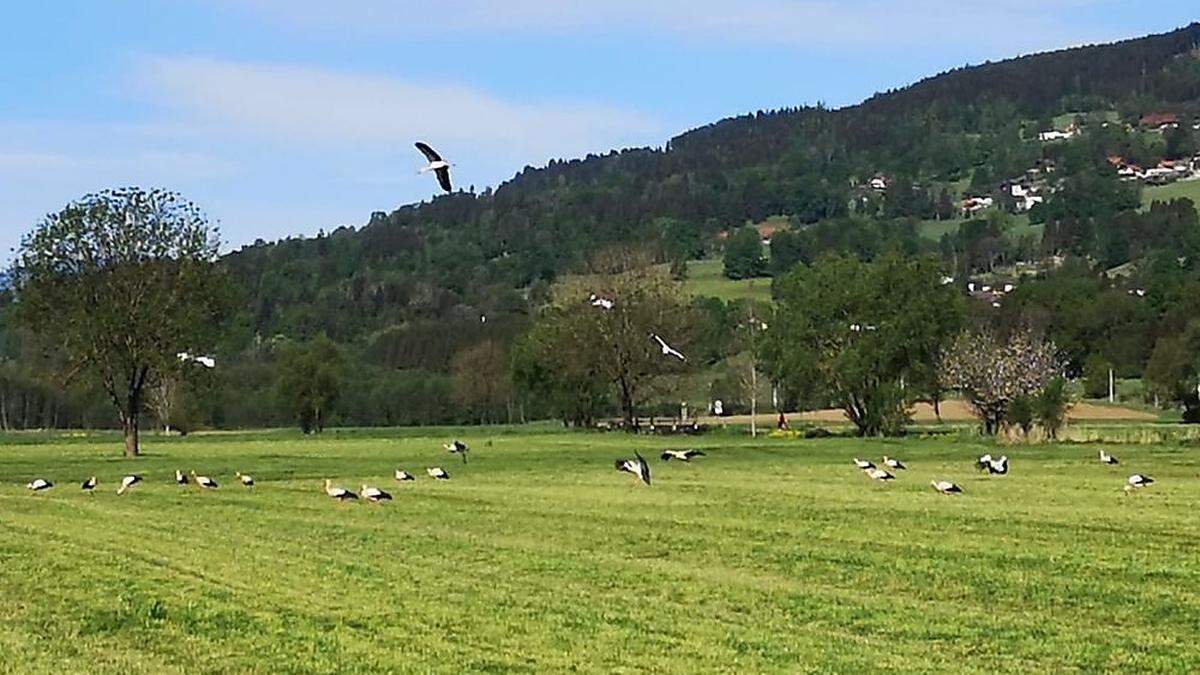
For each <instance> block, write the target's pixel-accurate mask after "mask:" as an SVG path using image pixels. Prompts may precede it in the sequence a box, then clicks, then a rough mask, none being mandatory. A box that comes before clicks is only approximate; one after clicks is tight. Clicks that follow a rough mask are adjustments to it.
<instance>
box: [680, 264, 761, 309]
mask: <svg viewBox="0 0 1200 675" xmlns="http://www.w3.org/2000/svg"><path fill="white" fill-rule="evenodd" d="M687 267H688V276H687V281H686V282H685V283H684V288H685V289H686V290H687V292H688V293H691V294H692V295H702V296H708V297H714V298H720V299H722V300H742V299H749V300H758V301H760V302H770V301H771V278H770V277H762V278H759V279H738V280H734V279H730V278H728V277H726V276H725V263H724V262H722V261H720V260H693V261H691V262H689V263H688V264H687Z"/></svg>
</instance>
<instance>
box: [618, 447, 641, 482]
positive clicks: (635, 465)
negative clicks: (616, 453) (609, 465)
mask: <svg viewBox="0 0 1200 675" xmlns="http://www.w3.org/2000/svg"><path fill="white" fill-rule="evenodd" d="M633 455H634V457H636V459H618V460H617V461H616V462H615V463H614V464H615V466H616V468H617V471H624V472H625V473H631V474H633V475H635V476H637V477H638V478H640V479H641V480H642V482H643V483H645V484H646V485H649V484H650V464H649V462H647V461H646V458H645V457H642V455H641V453H639V452H636V451H635V452H634V453H633Z"/></svg>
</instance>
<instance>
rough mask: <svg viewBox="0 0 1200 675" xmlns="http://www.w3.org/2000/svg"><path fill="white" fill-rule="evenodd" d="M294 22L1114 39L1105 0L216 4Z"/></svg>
mask: <svg viewBox="0 0 1200 675" xmlns="http://www.w3.org/2000/svg"><path fill="white" fill-rule="evenodd" d="M214 1H215V2H218V3H219V4H221V5H224V6H227V7H234V8H237V9H240V10H243V11H250V12H253V13H257V14H259V15H262V16H266V17H269V18H270V19H271V20H272V21H284V22H288V23H292V24H295V25H301V26H307V27H310V28H318V29H320V30H324V31H328V30H331V29H346V28H349V29H354V30H359V31H366V32H371V33H379V34H389V35H395V36H396V37H397V39H419V38H428V37H431V36H434V35H436V34H437V33H444V32H455V31H472V32H487V33H493V34H503V33H510V32H517V31H522V32H524V31H533V32H543V33H551V34H556V35H562V34H564V33H571V32H578V31H589V30H619V31H621V32H623V33H625V34H628V33H638V32H641V33H645V34H651V35H658V36H671V37H676V38H683V39H701V40H705V41H706V42H714V41H715V42H718V43H725V44H746V43H769V44H776V45H787V46H795V47H798V48H826V47H843V48H844V47H853V48H857V49H871V50H875V49H882V50H886V49H891V48H897V47H920V46H923V45H930V44H932V43H936V44H938V45H941V46H944V45H947V44H957V45H975V46H979V45H985V46H998V47H1005V48H1007V50H1009V51H1012V50H1014V49H1016V50H1028V49H1041V48H1050V47H1057V46H1062V45H1064V44H1074V43H1078V42H1081V41H1084V40H1095V39H1101V38H1108V37H1112V36H1111V35H1110V34H1109V33H1107V32H1102V31H1097V30H1095V29H1092V28H1090V27H1089V26H1088V25H1086V23H1085V22H1081V21H1080V20H1079V16H1078V12H1079V11H1080V10H1081V9H1084V8H1087V7H1095V6H1103V5H1105V4H1109V3H1108V2H1105V0H1045V1H1044V2H1037V3H1034V2H1028V1H1027V0H957V1H956V2H945V1H944V0H857V1H845V0H843V1H840V2H839V1H836V0H740V1H739V2H729V1H728V0H592V1H576V2H563V1H562V0H509V1H508V2H494V1H493V0H441V1H438V2H431V1H427V0H408V1H405V0H341V1H340V2H337V3H331V2H326V1H325V0H214Z"/></svg>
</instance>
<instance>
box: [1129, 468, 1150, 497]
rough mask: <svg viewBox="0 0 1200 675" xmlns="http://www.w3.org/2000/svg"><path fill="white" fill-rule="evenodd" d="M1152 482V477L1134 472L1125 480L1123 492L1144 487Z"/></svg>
mask: <svg viewBox="0 0 1200 675" xmlns="http://www.w3.org/2000/svg"><path fill="white" fill-rule="evenodd" d="M1153 482H1154V479H1153V478H1151V477H1150V476H1147V475H1145V474H1142V473H1135V474H1133V475H1132V476H1130V477H1129V480H1128V481H1126V482H1125V494H1129V493H1130V492H1132V491H1133V490H1137V489H1140V488H1144V487H1146V486H1147V485H1150V484H1151V483H1153Z"/></svg>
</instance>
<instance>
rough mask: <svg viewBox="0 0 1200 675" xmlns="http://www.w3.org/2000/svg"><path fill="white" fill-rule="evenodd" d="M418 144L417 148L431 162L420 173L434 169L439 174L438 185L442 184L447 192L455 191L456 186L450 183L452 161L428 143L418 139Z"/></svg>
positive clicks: (435, 173)
mask: <svg viewBox="0 0 1200 675" xmlns="http://www.w3.org/2000/svg"><path fill="white" fill-rule="evenodd" d="M416 146H417V150H420V151H421V154H422V155H425V159H427V160H429V164H428V165H427V166H424V167H421V170H420V172H419V173H428V172H430V171H432V172H433V173H434V175H436V176H437V181H438V185H441V186H442V189H443V190H445V191H446V192H451V191H453V190H454V188H453V187H452V186H451V185H450V166H451V165H450V163H449V162H447V161H446V160H444V159H442V156H441V155H439V154H437V151H435V150H434V149H433V148H431V147H429V145H428V144H426V143H422V142H420V141H417V143H416Z"/></svg>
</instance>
